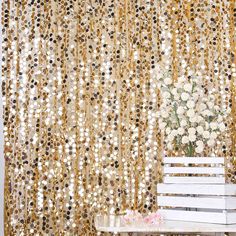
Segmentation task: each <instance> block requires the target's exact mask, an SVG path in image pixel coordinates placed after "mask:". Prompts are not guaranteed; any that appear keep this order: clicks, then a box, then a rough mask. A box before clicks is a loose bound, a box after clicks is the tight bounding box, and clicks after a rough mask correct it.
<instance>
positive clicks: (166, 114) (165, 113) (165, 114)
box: [161, 110, 169, 118]
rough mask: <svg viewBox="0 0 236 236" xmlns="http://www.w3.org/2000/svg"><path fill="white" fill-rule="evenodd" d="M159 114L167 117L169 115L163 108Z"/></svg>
mask: <svg viewBox="0 0 236 236" xmlns="http://www.w3.org/2000/svg"><path fill="white" fill-rule="evenodd" d="M161 116H162V117H163V118H167V117H168V116H169V113H168V112H166V111H165V110H163V111H161Z"/></svg>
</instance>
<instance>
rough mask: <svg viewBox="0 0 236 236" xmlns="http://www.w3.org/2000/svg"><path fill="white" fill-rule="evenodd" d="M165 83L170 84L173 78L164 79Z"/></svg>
mask: <svg viewBox="0 0 236 236" xmlns="http://www.w3.org/2000/svg"><path fill="white" fill-rule="evenodd" d="M164 83H165V84H166V85H170V84H171V83H172V80H171V78H165V79H164Z"/></svg>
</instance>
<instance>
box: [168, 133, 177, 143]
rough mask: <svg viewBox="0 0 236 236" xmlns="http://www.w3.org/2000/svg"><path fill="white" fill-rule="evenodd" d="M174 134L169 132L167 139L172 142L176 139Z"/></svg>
mask: <svg viewBox="0 0 236 236" xmlns="http://www.w3.org/2000/svg"><path fill="white" fill-rule="evenodd" d="M174 138H175V137H174V135H172V134H169V135H168V136H167V140H168V141H169V142H172V141H173V140H174Z"/></svg>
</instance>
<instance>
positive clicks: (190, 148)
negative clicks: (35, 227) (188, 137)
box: [186, 142, 194, 157]
mask: <svg viewBox="0 0 236 236" xmlns="http://www.w3.org/2000/svg"><path fill="white" fill-rule="evenodd" d="M186 149H187V150H186V154H187V156H188V157H193V156H194V146H193V144H192V143H191V142H190V143H189V144H188V146H187V147H186Z"/></svg>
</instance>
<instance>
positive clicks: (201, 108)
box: [199, 103, 206, 111]
mask: <svg viewBox="0 0 236 236" xmlns="http://www.w3.org/2000/svg"><path fill="white" fill-rule="evenodd" d="M205 109H206V105H205V104H204V103H201V104H200V105H199V110H200V111H203V110H205Z"/></svg>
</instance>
